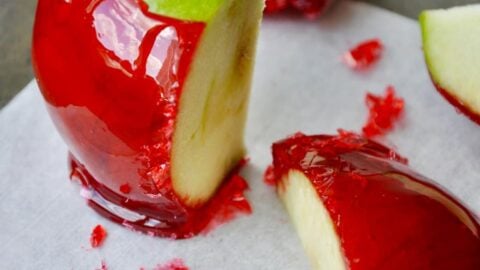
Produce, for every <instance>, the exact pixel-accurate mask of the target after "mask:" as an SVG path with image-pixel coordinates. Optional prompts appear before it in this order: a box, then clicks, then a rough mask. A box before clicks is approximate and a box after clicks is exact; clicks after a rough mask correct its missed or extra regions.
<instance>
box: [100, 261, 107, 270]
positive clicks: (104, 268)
mask: <svg viewBox="0 0 480 270" xmlns="http://www.w3.org/2000/svg"><path fill="white" fill-rule="evenodd" d="M97 270H108V267H107V263H106V262H105V261H102V265H101V266H100V268H97Z"/></svg>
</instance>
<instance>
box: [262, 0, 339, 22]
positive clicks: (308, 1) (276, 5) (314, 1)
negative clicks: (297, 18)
mask: <svg viewBox="0 0 480 270" xmlns="http://www.w3.org/2000/svg"><path fill="white" fill-rule="evenodd" d="M332 2H333V0H266V2H265V5H266V7H265V12H266V13H276V12H279V11H282V10H285V9H287V8H289V7H291V8H293V9H295V10H298V11H300V12H301V13H302V14H303V15H304V16H305V17H306V18H307V19H316V18H317V17H319V16H320V15H322V14H323V13H324V12H325V11H326V10H327V9H328V7H329V6H330V5H331V4H332Z"/></svg>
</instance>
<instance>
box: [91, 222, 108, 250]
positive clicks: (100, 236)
mask: <svg viewBox="0 0 480 270" xmlns="http://www.w3.org/2000/svg"><path fill="white" fill-rule="evenodd" d="M105 238H107V231H106V230H105V228H103V226H102V225H97V226H95V228H93V230H92V234H91V235H90V245H91V246H92V248H97V247H100V246H102V245H103V242H104V241H105Z"/></svg>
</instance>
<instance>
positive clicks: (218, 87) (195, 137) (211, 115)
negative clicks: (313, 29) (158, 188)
mask: <svg viewBox="0 0 480 270" xmlns="http://www.w3.org/2000/svg"><path fill="white" fill-rule="evenodd" d="M263 5H264V4H263V1H258V0H255V1H252V0H249V1H234V0H226V1H225V4H224V5H222V7H221V8H220V10H219V11H218V12H217V14H216V15H215V17H214V18H213V19H212V20H211V21H210V22H209V23H208V26H207V28H206V29H205V32H204V34H203V37H202V39H201V42H200V44H199V47H198V48H197V52H196V55H195V60H194V62H193V64H192V67H191V71H190V73H189V76H188V78H187V80H186V82H185V86H184V90H183V94H182V96H181V99H180V102H179V104H180V105H179V106H180V107H179V113H178V116H177V120H176V126H175V127H176V128H175V133H174V138H173V147H172V182H173V188H174V190H175V192H176V193H177V194H178V195H179V196H180V197H181V198H182V199H183V200H184V202H185V203H187V204H188V205H198V204H201V203H203V202H205V201H206V200H208V199H209V198H210V197H211V196H212V195H213V194H214V192H215V190H216V189H217V187H218V186H219V185H220V183H221V182H222V180H223V179H224V178H225V176H226V175H227V174H228V172H229V171H230V170H231V169H232V168H233V167H234V166H235V165H236V164H237V163H238V162H239V160H240V159H242V158H243V156H244V155H245V150H244V145H243V135H244V127H245V120H246V113H247V109H248V98H249V92H250V84H251V79H252V69H253V65H254V58H255V44H256V40H257V34H258V28H259V22H260V18H261V16H262V10H263Z"/></svg>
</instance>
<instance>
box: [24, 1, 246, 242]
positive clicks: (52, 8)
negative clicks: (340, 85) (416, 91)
mask: <svg viewBox="0 0 480 270" xmlns="http://www.w3.org/2000/svg"><path fill="white" fill-rule="evenodd" d="M204 29H205V24H204V23H197V22H184V21H178V20H175V19H172V18H167V17H163V16H159V15H154V14H151V13H148V11H147V6H146V4H144V3H143V2H141V1H140V0H84V1H58V0H40V1H39V2H38V7H37V14H36V22H35V27H34V36H33V51H32V54H33V60H34V70H35V73H36V75H37V80H38V84H39V86H40V89H41V90H42V94H43V96H44V98H45V100H46V101H47V103H48V110H49V113H50V115H51V117H52V119H53V121H54V123H55V125H56V126H57V129H58V130H59V132H60V133H61V135H62V137H63V138H64V140H65V141H66V143H67V144H68V146H69V149H70V151H71V153H72V177H74V178H77V179H80V180H81V182H82V183H83V184H84V185H85V186H86V187H87V188H88V189H89V190H90V191H91V193H92V198H91V199H90V205H91V206H92V207H93V208H94V209H95V210H97V211H98V212H99V213H101V214H103V215H105V216H107V217H109V218H110V219H112V220H114V221H116V222H119V223H122V224H124V225H126V226H129V227H133V228H135V229H138V230H142V231H146V232H150V233H152V234H154V235H159V236H165V237H173V238H185V237H190V236H193V235H195V234H197V233H199V232H200V231H201V230H202V229H203V228H204V227H205V226H206V224H208V223H209V221H210V219H211V218H212V217H213V216H215V213H216V211H219V209H221V208H222V207H223V206H220V205H217V204H224V203H225V204H226V206H225V207H227V208H228V207H234V206H232V205H235V206H238V202H236V201H235V202H231V201H229V200H230V199H231V198H233V197H236V196H238V193H242V192H243V191H244V190H245V188H246V187H245V186H246V184H245V186H241V185H234V184H235V183H237V184H238V182H241V181H239V180H238V179H234V180H232V181H230V182H228V183H225V184H224V186H223V187H222V190H223V192H224V193H223V195H222V196H221V197H217V198H215V199H214V200H212V201H211V202H209V203H208V205H204V206H197V207H196V208H192V207H187V206H186V205H184V203H183V202H182V201H181V200H180V199H179V197H178V196H177V195H176V194H175V192H174V191H173V189H172V183H171V178H170V165H171V164H170V154H171V153H170V152H171V145H172V136H173V130H174V124H175V119H176V116H177V111H178V101H179V99H180V96H181V93H182V87H183V84H184V82H185V78H186V76H187V74H188V72H189V64H190V63H191V61H192V58H193V55H194V53H195V50H196V48H197V45H198V43H199V39H200V37H201V35H202V33H203V31H204ZM242 181H243V180H242ZM127 185H128V187H130V188H129V190H128V192H124V191H127V188H126V187H127ZM227 192H231V193H229V194H225V193H227ZM127 195H128V196H127ZM245 204H247V205H248V202H246V201H245V202H244V204H243V205H242V207H244V208H246V206H245ZM122 208H123V209H122ZM244 208H242V209H241V210H240V211H244V210H245V209H244Z"/></svg>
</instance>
